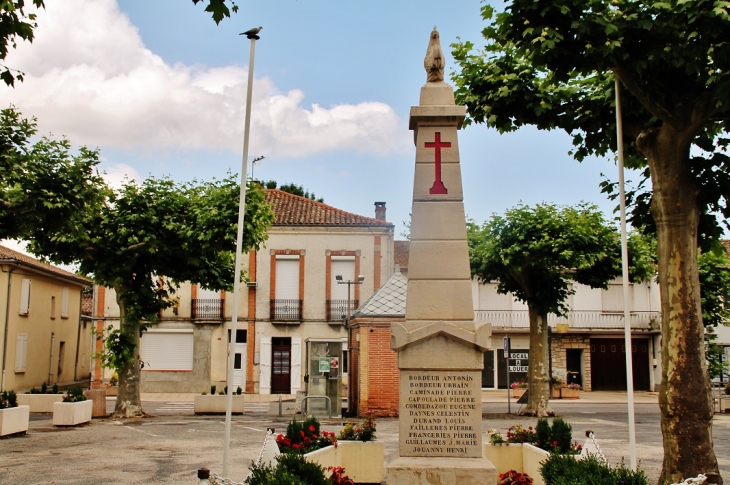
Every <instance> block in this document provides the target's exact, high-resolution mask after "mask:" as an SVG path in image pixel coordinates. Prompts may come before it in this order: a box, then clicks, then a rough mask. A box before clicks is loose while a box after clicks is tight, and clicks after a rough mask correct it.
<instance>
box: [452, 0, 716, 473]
mask: <svg viewBox="0 0 730 485" xmlns="http://www.w3.org/2000/svg"><path fill="white" fill-rule="evenodd" d="M729 10H730V9H729V8H728V6H727V4H726V3H725V2H719V1H716V0H692V1H688V0H667V1H663V2H658V1H657V2H647V1H641V0H588V1H586V0H512V1H511V2H510V3H509V4H508V5H507V8H506V9H505V10H504V12H502V13H499V14H497V15H496V18H495V20H494V21H492V17H493V14H494V12H493V10H492V8H491V7H489V6H485V7H483V10H482V15H483V17H484V19H485V20H488V21H490V24H489V25H488V26H487V27H486V28H485V29H484V30H483V31H482V32H483V35H484V37H485V38H486V40H487V45H486V47H484V49H483V50H482V51H479V52H476V53H474V52H472V48H473V44H472V43H470V42H461V43H458V44H456V45H454V56H455V58H456V60H457V62H458V64H459V68H460V69H459V71H458V72H457V73H455V74H454V80H455V82H456V84H457V98H458V100H459V101H460V102H461V103H463V104H465V105H466V106H467V109H468V112H469V116H470V118H471V120H472V121H476V122H480V123H486V124H487V125H489V126H491V127H495V128H497V129H498V130H500V131H502V132H504V131H511V130H515V129H517V128H518V127H520V126H523V125H534V126H536V127H537V128H539V129H556V128H557V129H561V130H564V131H565V132H567V133H568V134H570V135H571V136H572V137H573V143H574V145H575V147H576V148H575V152H574V156H575V157H576V158H577V159H579V160H581V159H583V158H584V157H586V156H588V155H591V154H595V155H605V154H607V153H608V152H609V151H615V149H616V136H615V133H616V130H615V124H616V121H615V105H614V104H615V103H614V90H613V86H614V80H618V81H619V82H620V85H621V86H622V91H623V95H622V111H623V126H624V140H623V141H624V143H625V147H626V149H625V153H626V163H627V166H629V167H634V168H637V169H643V168H648V174H649V176H650V180H651V186H652V191H651V193H650V195H649V197H645V199H644V202H645V204H644V205H643V207H644V208H647V209H648V208H650V210H651V222H652V224H651V225H647V226H646V227H653V228H654V229H655V230H656V235H657V255H658V263H659V287H660V292H661V301H662V303H661V304H662V336H663V338H662V356H663V358H662V386H661V389H662V392H661V394H660V397H659V402H660V409H661V425H662V434H663V440H664V462H663V465H662V473H661V476H660V480H659V483H660V484H661V485H664V484H670V483H674V482H678V481H681V480H682V479H684V478H686V477H690V476H696V475H697V474H699V473H705V474H706V475H708V476H709V477H710V478H709V480H710V482H711V483H717V482H721V481H722V478H721V477H720V475H719V469H718V465H717V458H716V456H715V452H714V450H713V447H712V414H713V410H712V402H711V397H710V392H709V391H710V380H709V378H708V373H707V368H706V363H705V351H704V339H703V335H704V326H703V324H702V314H701V310H700V298H701V297H700V289H699V288H700V286H699V276H698V267H697V256H698V253H697V248H698V242H700V241H698V236H699V237H700V239H702V240H704V239H707V242H711V241H712V240H713V239H714V238H717V237H718V236H719V235H720V234H721V232H722V231H721V229H720V222H719V221H718V220H717V218H716V217H715V213H716V212H718V211H719V212H721V213H722V214H723V216H724V217H725V218H727V217H728V216H730V207H729V205H728V201H729V200H730V197H728V195H729V194H730V182H729V181H730V177H728V173H729V172H730V170H728V166H729V165H730V163H729V162H730V158H728V156H727V154H726V153H725V150H726V148H727V144H728V142H729V141H730V138H729V137H728V136H727V123H728V119H729V118H730V73H729V72H728V69H727V66H728V63H729V62H730V49H728V45H729V44H728V40H730V14H729ZM646 219H649V218H648V217H647V218H646ZM722 222H724V220H723V221H722ZM635 225H636V224H635Z"/></svg>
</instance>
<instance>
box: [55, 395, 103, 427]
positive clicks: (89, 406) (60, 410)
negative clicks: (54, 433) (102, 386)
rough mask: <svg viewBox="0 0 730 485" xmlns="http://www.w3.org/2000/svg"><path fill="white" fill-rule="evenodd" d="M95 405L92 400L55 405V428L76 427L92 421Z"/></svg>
mask: <svg viewBox="0 0 730 485" xmlns="http://www.w3.org/2000/svg"><path fill="white" fill-rule="evenodd" d="M93 409H94V403H93V401H91V399H87V400H86V401H81V402H57V403H56V404H54V405H53V426H76V425H77V424H82V423H88V422H89V421H91V412H92V411H93Z"/></svg>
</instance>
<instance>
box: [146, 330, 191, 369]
mask: <svg viewBox="0 0 730 485" xmlns="http://www.w3.org/2000/svg"><path fill="white" fill-rule="evenodd" d="M140 347H141V352H140V358H141V359H142V361H143V362H144V370H146V371H166V370H178V371H179V370H193V331H192V330H174V331H160V330H156V331H155V330H148V331H147V332H145V333H144V334H143V335H142V341H141V344H140Z"/></svg>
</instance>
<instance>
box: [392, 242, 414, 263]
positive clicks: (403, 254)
mask: <svg viewBox="0 0 730 485" xmlns="http://www.w3.org/2000/svg"><path fill="white" fill-rule="evenodd" d="M410 249H411V242H410V241H393V252H394V253H395V264H397V265H399V266H400V268H401V269H408V254H409V251H410Z"/></svg>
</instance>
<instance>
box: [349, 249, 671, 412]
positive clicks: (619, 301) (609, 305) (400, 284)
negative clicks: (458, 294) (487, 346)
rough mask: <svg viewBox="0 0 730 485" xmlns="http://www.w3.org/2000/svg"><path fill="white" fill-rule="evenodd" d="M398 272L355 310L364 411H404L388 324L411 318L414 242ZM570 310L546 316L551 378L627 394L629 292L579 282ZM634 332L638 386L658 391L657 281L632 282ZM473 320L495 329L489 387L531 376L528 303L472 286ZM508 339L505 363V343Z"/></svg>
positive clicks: (493, 287) (615, 285) (357, 394)
mask: <svg viewBox="0 0 730 485" xmlns="http://www.w3.org/2000/svg"><path fill="white" fill-rule="evenodd" d="M394 248H395V249H394V255H395V258H394V261H395V262H396V264H397V265H396V267H395V268H394V269H395V273H394V274H393V276H391V278H390V279H389V280H388V281H387V282H386V284H385V285H383V287H382V288H380V289H379V290H378V291H377V292H376V293H374V294H373V295H372V297H371V298H370V299H368V300H367V301H365V302H364V303H363V305H361V306H360V307H359V308H358V309H357V310H356V311H355V313H354V315H353V320H352V329H353V330H352V332H353V341H356V342H357V346H356V348H355V351H354V352H355V355H354V357H355V358H354V362H353V376H352V386H353V389H354V395H353V399H354V400H355V402H356V404H357V410H358V412H359V414H361V415H362V414H364V413H365V412H368V411H373V412H374V413H375V414H376V415H378V416H396V415H397V413H398V396H399V393H398V388H399V378H398V366H397V354H396V352H395V351H393V350H392V349H391V348H390V325H391V324H392V323H394V322H402V321H404V320H405V301H406V296H407V274H408V250H409V243H408V241H395V242H394ZM574 290H575V293H574V294H573V295H571V296H570V297H569V299H568V302H567V304H568V307H569V308H570V312H569V313H568V314H567V315H566V316H564V317H559V316H557V315H554V314H551V315H549V316H548V325H549V328H550V331H549V341H550V363H551V369H550V371H551V373H552V374H554V375H558V376H561V377H563V378H564V379H566V380H568V381H569V382H572V383H577V384H580V385H581V386H582V388H583V389H584V390H586V391H598V390H625V389H626V371H625V369H626V360H625V359H626V347H625V344H624V319H623V289H622V285H621V280H620V279H618V280H615V281H612V282H611V283H610V284H609V285H608V289H606V290H601V289H593V288H590V287H588V286H585V285H581V284H575V286H574ZM629 295H630V300H629V303H628V305H629V309H630V327H631V335H632V344H631V352H632V360H633V380H634V389H636V390H645V391H651V390H656V389H657V387H658V384H659V382H660V380H661V331H660V326H659V318H660V300H659V287H658V285H657V283H656V282H655V281H653V280H650V281H644V282H642V283H636V284H631V286H630V289H629ZM472 301H473V303H474V319H475V321H479V322H487V323H490V324H491V325H492V337H491V349H492V350H488V351H487V352H485V353H484V368H483V371H482V388H483V389H506V388H507V387H508V386H509V384H510V383H512V382H516V381H524V380H526V377H527V370H528V367H527V366H528V362H527V361H528V359H529V354H530V340H529V317H528V311H527V306H526V305H525V304H524V303H522V302H519V301H516V300H515V298H514V296H513V295H510V294H507V295H501V294H499V293H497V283H481V282H478V281H476V280H473V281H472ZM505 338H509V342H510V350H509V355H508V357H507V358H505V352H504V340H505Z"/></svg>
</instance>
